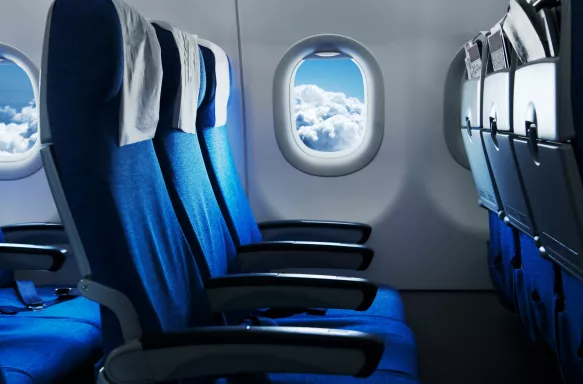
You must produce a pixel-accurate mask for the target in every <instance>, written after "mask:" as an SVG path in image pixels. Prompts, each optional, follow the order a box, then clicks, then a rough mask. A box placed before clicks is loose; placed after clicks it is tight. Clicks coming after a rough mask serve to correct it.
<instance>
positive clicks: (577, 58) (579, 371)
mask: <svg viewBox="0 0 583 384" xmlns="http://www.w3.org/2000/svg"><path fill="white" fill-rule="evenodd" d="M569 6H570V9H571V26H570V28H571V40H570V42H571V47H570V48H571V68H572V69H571V84H572V86H571V98H572V106H573V114H574V115H575V116H578V115H580V114H581V107H582V106H583V46H582V45H581V43H580V41H579V39H578V37H580V36H582V35H583V24H581V22H579V20H581V18H582V17H583V3H581V2H580V1H573V2H571V3H570V5H569ZM573 122H574V129H575V135H576V137H575V140H573V141H572V145H573V148H574V150H575V156H576V158H577V163H578V168H579V173H580V174H581V177H582V178H583V124H582V123H581V120H580V119H577V118H574V119H573ZM559 276H560V278H561V287H562V294H563V295H564V306H561V307H559V310H558V331H559V347H560V350H559V358H560V363H561V369H562V373H563V379H564V381H565V382H566V383H581V382H583V281H581V280H580V279H578V278H577V277H575V276H574V275H572V274H571V273H569V272H567V271H565V270H562V271H561V273H560V275H559Z"/></svg>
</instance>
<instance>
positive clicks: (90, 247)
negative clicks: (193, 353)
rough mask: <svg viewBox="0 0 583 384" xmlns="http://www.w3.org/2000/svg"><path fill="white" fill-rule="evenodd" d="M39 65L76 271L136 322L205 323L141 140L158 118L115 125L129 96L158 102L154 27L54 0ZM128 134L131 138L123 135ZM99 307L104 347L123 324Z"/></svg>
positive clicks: (119, 13) (193, 273)
mask: <svg viewBox="0 0 583 384" xmlns="http://www.w3.org/2000/svg"><path fill="white" fill-rule="evenodd" d="M124 15H127V16H128V18H129V19H131V20H132V23H127V22H125V21H124V20H125V19H124V18H123V16H124ZM128 35H129V36H132V39H131V40H130V39H128V38H126V36H128ZM138 47H139V48H138ZM136 53H137V54H139V55H138V57H137V58H136V57H134V56H132V55H133V54H136ZM134 59H135V61H134ZM131 68H134V69H133V71H138V70H142V71H143V72H141V73H134V72H132V69H131ZM42 74H43V76H42V78H41V85H42V88H43V91H42V92H43V93H42V95H41V100H42V102H41V104H42V106H41V121H42V122H43V123H42V124H41V126H42V130H43V131H42V133H41V139H42V142H43V144H44V147H43V149H42V150H41V151H42V152H41V153H42V157H43V163H44V166H45V170H46V172H47V177H48V180H49V184H50V186H51V190H52V192H53V195H54V196H55V201H56V203H57V207H58V209H59V213H60V216H61V218H62V220H63V223H64V225H65V229H66V231H67V233H68V235H69V237H70V238H71V239H72V240H71V242H72V245H73V246H74V247H76V249H74V251H75V255H76V257H77V258H78V260H79V265H80V266H81V269H82V273H84V274H89V273H90V274H91V277H92V279H93V280H95V281H97V282H98V283H100V284H103V285H106V286H107V287H109V288H112V289H114V290H116V291H117V292H119V293H121V294H123V295H125V296H126V297H127V298H128V299H129V301H130V302H131V304H132V305H133V307H134V309H135V312H136V314H137V317H138V320H139V323H140V325H141V329H142V330H143V331H144V332H161V331H168V330H175V329H181V328H186V327H190V326H195V325H209V324H212V322H213V319H212V316H211V313H210V308H209V306H208V302H207V299H206V295H205V294H204V291H203V288H202V282H201V279H200V276H199V274H198V271H197V269H196V265H195V262H194V258H193V255H192V252H191V250H190V248H189V246H188V244H187V243H186V241H185V239H184V236H183V234H182V231H181V228H180V226H179V223H178V220H177V218H176V215H175V213H174V210H173V208H172V204H171V201H170V197H169V195H168V192H167V190H166V186H165V184H164V179H163V176H162V172H161V170H160V166H159V163H158V160H157V158H156V153H155V150H154V146H153V143H152V140H151V139H150V137H151V136H152V135H153V133H154V132H155V129H156V125H157V121H158V117H157V116H151V117H150V118H149V120H144V119H142V120H139V122H140V125H135V124H134V125H132V124H128V126H134V127H138V126H139V127H140V128H142V132H141V134H140V133H139V132H138V133H136V132H134V133H133V135H132V134H130V135H124V134H123V132H121V127H122V126H124V124H123V123H124V122H127V121H126V120H123V121H122V120H121V116H122V112H124V111H122V107H124V106H125V108H126V110H125V112H128V114H129V116H130V118H131V113H132V112H134V111H132V110H127V108H128V106H130V107H131V106H132V105H140V103H138V100H134V99H132V97H134V96H136V95H138V96H140V95H147V96H152V97H153V98H154V100H148V102H147V103H146V104H145V105H146V106H147V107H149V108H150V107H151V108H150V110H151V111H153V110H157V108H153V104H152V102H158V103H159V92H156V90H157V89H159V87H160V86H161V84H160V83H161V78H162V77H161V76H162V72H161V58H160V48H159V45H158V43H157V40H156V36H155V31H154V29H153V27H152V26H151V25H149V24H148V23H147V22H146V20H145V19H144V18H143V17H142V16H141V15H139V14H138V13H137V12H136V11H134V10H133V9H131V8H130V7H128V6H127V5H125V4H124V3H122V2H121V1H119V0H85V1H78V0H57V1H56V2H55V3H54V5H53V7H52V8H51V10H50V11H49V17H48V24H47V36H46V38H45V46H44V51H43V71H42ZM139 79H145V80H146V81H147V82H148V84H140V83H139V81H137V80H139ZM134 80H136V81H134ZM140 89H142V90H145V89H148V92H146V93H145V92H137V91H139V90H140ZM133 91H136V92H133ZM156 94H157V95H158V99H157V101H156V100H155V98H156ZM139 101H143V100H139ZM148 103H149V104H148ZM124 116H126V117H127V116H128V115H126V114H124ZM143 117H144V116H143V115H140V116H137V118H138V119H140V118H143ZM128 138H129V139H131V138H133V139H134V141H135V142H134V143H131V144H126V145H123V144H120V143H121V141H122V139H124V140H126V141H127V139H128ZM89 269H90V270H89ZM102 313H103V318H102V322H103V336H104V343H105V348H106V350H107V351H110V350H111V349H112V348H114V347H116V346H118V345H119V344H120V343H121V342H122V341H123V340H122V335H121V330H120V326H119V324H118V322H117V319H116V318H115V317H114V316H113V314H112V313H111V312H109V311H103V312H102Z"/></svg>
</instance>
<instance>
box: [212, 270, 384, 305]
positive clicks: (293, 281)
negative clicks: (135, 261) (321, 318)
mask: <svg viewBox="0 0 583 384" xmlns="http://www.w3.org/2000/svg"><path fill="white" fill-rule="evenodd" d="M205 288H206V292H207V296H208V298H209V301H210V303H211V309H212V310H213V312H215V313H221V312H229V311H237V310H243V309H245V310H248V309H257V308H335V309H352V310H355V311H366V310H367V309H368V308H369V307H370V306H371V305H372V303H373V301H374V299H375V297H376V295H377V291H378V287H377V286H376V285H374V284H372V283H371V282H369V281H368V280H365V279H359V278H352V277H336V276H320V275H296V274H291V273H253V274H241V275H229V276H224V277H217V278H213V279H209V280H207V282H206V283H205Z"/></svg>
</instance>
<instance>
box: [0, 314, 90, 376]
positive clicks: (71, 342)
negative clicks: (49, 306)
mask: <svg viewBox="0 0 583 384" xmlns="http://www.w3.org/2000/svg"><path fill="white" fill-rule="evenodd" d="M55 307H58V306H55ZM100 341H101V332H100V330H99V328H97V327H95V325H94V324H90V323H87V322H85V321H81V320H79V319H72V318H45V319H42V320H41V319H38V318H31V317H24V318H23V317H10V316H2V317H1V318H0V368H1V371H2V374H3V375H4V379H5V382H6V384H21V383H22V384H24V383H30V384H38V383H63V384H65V383H68V384H78V383H90V382H91V381H92V380H93V364H95V362H96V361H97V360H98V359H99V357H100V356H101V353H102V351H101V348H100Z"/></svg>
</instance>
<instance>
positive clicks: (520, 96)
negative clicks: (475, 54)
mask: <svg viewBox="0 0 583 384" xmlns="http://www.w3.org/2000/svg"><path fill="white" fill-rule="evenodd" d="M516 8H517V9H521V10H522V8H519V7H518V6H516ZM524 10H526V11H528V10H529V6H525V7H524ZM554 17H558V15H553V14H548V15H547V16H546V17H545V19H544V23H545V24H542V25H540V26H538V25H537V24H538V23H535V22H534V21H533V22H532V24H529V23H523V22H521V21H520V24H519V23H518V22H516V23H515V24H514V25H512V24H511V25H510V26H508V27H507V24H509V19H507V21H506V22H505V24H504V29H505V30H508V31H509V36H511V35H514V37H513V39H514V40H516V42H512V45H513V47H514V49H515V51H516V52H519V53H520V52H522V51H524V50H525V48H524V46H523V44H522V42H524V41H529V42H533V41H535V42H536V41H538V42H539V44H540V45H541V46H542V47H543V48H544V50H545V55H544V56H543V57H540V56H537V55H531V56H526V57H523V58H522V59H521V60H520V62H519V64H518V66H517V68H516V71H515V73H514V95H513V117H512V119H513V133H514V136H513V138H512V142H513V146H514V150H515V155H516V162H517V164H518V169H519V171H520V175H521V177H522V180H523V185H524V189H525V191H526V195H527V198H528V202H529V205H530V208H531V211H532V218H533V222H534V223H535V225H534V226H533V227H534V228H536V236H537V244H538V245H539V247H541V248H540V249H541V252H542V253H543V254H546V255H548V256H549V257H550V258H551V259H553V260H555V261H556V262H557V263H558V264H560V265H561V266H563V267H564V268H566V269H567V270H569V271H571V272H572V273H574V274H577V275H579V276H580V277H582V278H583V254H582V252H583V186H582V183H581V177H580V171H579V169H578V166H577V157H576V146H575V147H574V146H573V143H572V142H571V140H573V139H576V135H575V130H574V119H573V112H572V110H571V105H572V100H571V98H572V92H571V68H570V67H571V63H570V62H569V57H570V55H571V54H570V52H569V51H570V49H569V48H568V47H566V46H565V44H564V42H565V41H564V40H563V42H562V43H561V45H560V48H561V51H560V54H559V46H558V44H557V45H556V46H553V39H554V38H553V37H552V36H551V37H549V34H551V35H558V34H559V31H558V30H557V28H558V25H561V24H562V25H561V29H562V31H561V32H562V33H560V36H561V39H562V38H566V37H567V36H568V35H570V32H569V29H568V25H567V26H566V25H565V24H563V23H560V22H559V20H556V21H555V23H553V21H554ZM530 20H536V19H534V17H531V18H530ZM541 23H542V21H541ZM555 24H556V25H555ZM517 26H520V28H519V27H517ZM525 26H526V27H525ZM545 30H546V31H547V33H546V34H544V33H541V32H540V31H545ZM549 31H551V32H549ZM527 54H528V52H527ZM523 56H524V54H523ZM573 95H574V93H573ZM525 232H526V231H525ZM527 233H528V232H527Z"/></svg>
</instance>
